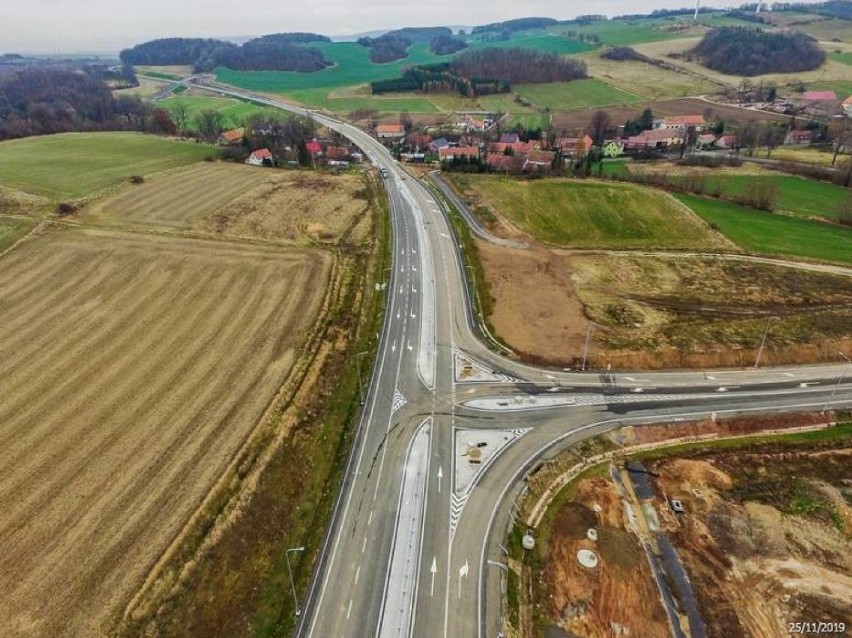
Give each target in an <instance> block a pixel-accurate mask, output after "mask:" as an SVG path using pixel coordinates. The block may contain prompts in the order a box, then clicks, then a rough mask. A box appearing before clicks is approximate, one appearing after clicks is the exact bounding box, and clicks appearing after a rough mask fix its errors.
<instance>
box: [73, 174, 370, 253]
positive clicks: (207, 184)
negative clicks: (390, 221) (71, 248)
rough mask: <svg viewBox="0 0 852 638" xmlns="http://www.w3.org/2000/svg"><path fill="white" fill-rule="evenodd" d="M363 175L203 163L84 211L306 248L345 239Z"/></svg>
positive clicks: (361, 207) (91, 217)
mask: <svg viewBox="0 0 852 638" xmlns="http://www.w3.org/2000/svg"><path fill="white" fill-rule="evenodd" d="M368 199H369V198H368V197H367V191H366V188H365V184H364V179H363V177H362V176H361V175H356V174H351V173H344V174H330V173H317V172H309V171H281V170H272V169H265V168H258V167H251V166H243V165H239V164H226V163H207V162H205V163H202V164H196V165H194V166H192V167H190V168H187V169H182V170H178V171H173V172H169V173H164V174H162V175H160V176H157V177H154V178H153V179H151V180H148V181H146V182H145V183H144V184H140V185H132V184H127V185H125V186H124V187H123V188H122V190H121V191H120V192H118V193H117V194H115V195H114V196H112V197H109V198H107V199H105V200H102V201H99V202H97V203H93V204H92V205H91V206H88V207H87V208H86V209H84V214H83V215H82V216H81V219H83V220H84V221H86V222H89V223H94V224H100V225H104V224H106V225H112V226H115V225H118V226H129V227H152V226H156V227H160V228H167V229H170V230H173V231H189V230H192V231H195V232H201V233H205V234H212V235H215V236H219V237H232V238H243V239H263V240H267V241H276V242H287V243H295V244H299V245H306V244H312V243H322V244H336V243H339V242H340V241H341V240H344V239H346V238H347V236H348V235H349V233H350V232H351V230H352V229H353V228H354V227H355V226H356V225H358V223H359V222H360V221H362V220H363V219H364V218H365V217H366V216H367V212H368V210H369V201H368Z"/></svg>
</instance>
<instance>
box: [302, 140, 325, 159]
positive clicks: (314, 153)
mask: <svg viewBox="0 0 852 638" xmlns="http://www.w3.org/2000/svg"><path fill="white" fill-rule="evenodd" d="M305 148H306V149H308V153H310V154H311V157H322V144H320V143H319V142H317V141H316V140H311V141H310V142H308V143H307V144H305Z"/></svg>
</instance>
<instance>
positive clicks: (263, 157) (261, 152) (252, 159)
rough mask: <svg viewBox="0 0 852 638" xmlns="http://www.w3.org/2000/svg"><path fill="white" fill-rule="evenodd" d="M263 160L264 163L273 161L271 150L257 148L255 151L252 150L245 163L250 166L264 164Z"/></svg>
mask: <svg viewBox="0 0 852 638" xmlns="http://www.w3.org/2000/svg"><path fill="white" fill-rule="evenodd" d="M264 162H265V163H266V164H271V163H272V162H273V157H272V151H270V150H269V149H268V148H259V149H257V150H256V151H252V152H251V155H249V156H248V159H247V160H246V164H251V165H252V166H264Z"/></svg>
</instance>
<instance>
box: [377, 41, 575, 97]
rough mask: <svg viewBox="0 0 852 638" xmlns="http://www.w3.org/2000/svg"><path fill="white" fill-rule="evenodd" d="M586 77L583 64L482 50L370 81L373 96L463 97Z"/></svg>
mask: <svg viewBox="0 0 852 638" xmlns="http://www.w3.org/2000/svg"><path fill="white" fill-rule="evenodd" d="M585 77H587V74H586V64H585V62H582V61H580V60H574V59H566V58H561V57H559V56H558V55H555V54H552V53H542V52H540V51H534V50H532V49H483V50H481V51H470V52H468V53H463V54H462V55H460V56H459V57H457V58H456V59H455V60H453V61H452V62H446V63H443V64H431V65H428V66H418V67H412V68H410V69H406V70H405V71H404V72H403V74H402V77H400V78H396V79H393V80H383V81H381V82H373V83H372V85H371V87H372V91H373V93H375V94H381V93H399V92H408V91H421V92H424V93H447V92H452V93H458V94H459V95H463V96H465V97H476V96H478V95H490V94H493V93H506V92H508V91H511V90H512V84H514V83H521V82H523V83H526V84H532V83H536V82H565V81H569V80H575V79H579V78H585Z"/></svg>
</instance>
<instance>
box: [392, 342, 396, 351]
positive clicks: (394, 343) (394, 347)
mask: <svg viewBox="0 0 852 638" xmlns="http://www.w3.org/2000/svg"><path fill="white" fill-rule="evenodd" d="M391 352H396V341H394V342H393V345H392V346H391Z"/></svg>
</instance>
